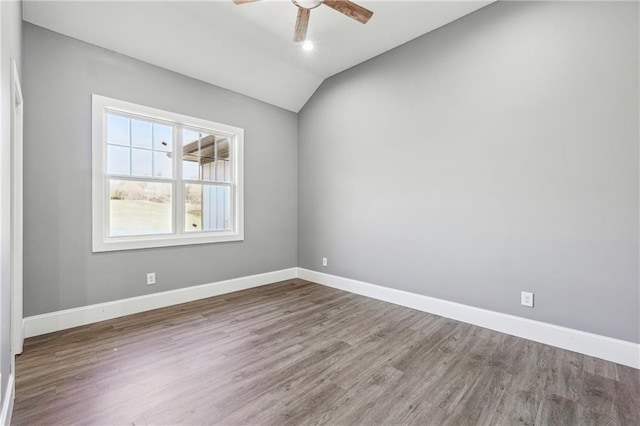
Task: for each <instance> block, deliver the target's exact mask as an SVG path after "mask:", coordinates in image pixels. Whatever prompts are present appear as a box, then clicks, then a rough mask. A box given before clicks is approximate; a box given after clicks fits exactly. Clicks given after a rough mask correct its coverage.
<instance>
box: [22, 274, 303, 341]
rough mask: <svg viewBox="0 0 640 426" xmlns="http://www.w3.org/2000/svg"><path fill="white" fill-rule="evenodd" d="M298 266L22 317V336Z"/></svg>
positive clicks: (253, 283) (243, 284)
mask: <svg viewBox="0 0 640 426" xmlns="http://www.w3.org/2000/svg"><path fill="white" fill-rule="evenodd" d="M297 269H298V268H289V269H282V270H279V271H273V272H267V273H264V274H258V275H251V276H248V277H242V278H234V279H231V280H225V281H218V282H215V283H210V284H203V285H197V286H193V287H185V288H181V289H177V290H170V291H164V292H161V293H153V294H148V295H144V296H137V297H131V298H129V299H122V300H115V301H113V302H106V303H98V304H95V305H88V306H82V307H79V308H72V309H65V310H63V311H57V312H50V313H46V314H41V315H34V316H31V317H26V318H25V319H24V334H25V337H33V336H39V335H41V334H46V333H51V332H54V331H60V330H65V329H68V328H73V327H78V326H81V325H86V324H92V323H95V322H99V321H104V320H108V319H112V318H118V317H121V316H124V315H131V314H137V313H139V312H144V311H150V310H152V309H158V308H164V307H166V306H172V305H178V304H180V303H186V302H191V301H194V300H199V299H204V298H207V297H213V296H218V295H220V294H226V293H232V292H234V291H239V290H245V289H248V288H252V287H259V286H262V285H265V284H271V283H275V282H278V281H284V280H289V279H292V278H296V277H297V275H298V274H297Z"/></svg>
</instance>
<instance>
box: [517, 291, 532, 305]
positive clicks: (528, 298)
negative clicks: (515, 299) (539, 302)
mask: <svg viewBox="0 0 640 426" xmlns="http://www.w3.org/2000/svg"><path fill="white" fill-rule="evenodd" d="M520 304H522V306H527V307H529V308H533V293H529V292H528V291H523V292H522V294H521V296H520Z"/></svg>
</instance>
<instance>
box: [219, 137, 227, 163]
mask: <svg viewBox="0 0 640 426" xmlns="http://www.w3.org/2000/svg"><path fill="white" fill-rule="evenodd" d="M217 144H218V146H217V151H216V158H218V159H221V160H228V159H229V139H219V140H218V142H217Z"/></svg>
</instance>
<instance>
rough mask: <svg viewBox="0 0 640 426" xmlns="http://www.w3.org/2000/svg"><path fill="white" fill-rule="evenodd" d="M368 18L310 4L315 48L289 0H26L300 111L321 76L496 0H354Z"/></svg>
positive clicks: (38, 18)
mask: <svg viewBox="0 0 640 426" xmlns="http://www.w3.org/2000/svg"><path fill="white" fill-rule="evenodd" d="M356 3H358V4H360V5H362V6H364V7H367V8H368V9H371V10H372V11H373V12H374V15H373V17H372V18H371V20H370V21H369V23H367V24H366V25H362V24H360V23H358V22H356V21H354V20H352V19H350V18H347V17H345V16H344V15H341V14H340V13H338V12H336V11H334V10H332V9H330V8H329V7H327V6H320V7H318V8H317V9H314V10H312V12H311V19H310V21H309V22H310V23H309V31H308V34H307V38H308V39H310V40H312V41H313V42H314V44H315V49H314V50H313V51H311V52H307V51H304V50H303V49H302V48H301V44H300V43H293V42H292V41H291V39H292V37H293V28H294V23H295V20H296V12H297V9H296V7H295V6H294V5H293V4H291V1H290V0H263V1H261V2H258V3H251V4H245V5H235V4H234V3H233V2H232V0H214V1H184V0H183V1H94V0H86V1H25V2H24V4H23V18H24V20H25V21H28V22H31V23H33V24H35V25H39V26H41V27H45V28H48V29H50V30H53V31H56V32H59V33H62V34H65V35H68V36H70V37H74V38H77V39H80V40H83V41H86V42H89V43H92V44H95V45H97V46H101V47H104V48H107V49H110V50H113V51H116V52H119V53H122V54H125V55H128V56H131V57H134V58H137V59H140V60H143V61H145V62H149V63H151V64H154V65H158V66H160V67H163V68H166V69H169V70H172V71H175V72H178V73H181V74H184V75H187V76H190V77H193V78H197V79H199V80H203V81H206V82H208V83H211V84H215V85H217V86H221V87H224V88H226V89H230V90H233V91H235V92H238V93H242V94H244V95H247V96H251V97H253V98H256V99H259V100H262V101H264V102H268V103H270V104H273V105H277V106H279V107H282V108H285V109H288V110H290V111H293V112H298V111H299V110H300V109H301V108H302V107H303V106H304V104H305V103H306V102H307V100H308V99H309V98H310V97H311V95H313V93H314V92H315V91H316V89H317V88H318V86H319V85H320V84H321V83H322V81H323V80H324V79H326V78H328V77H330V76H332V75H334V74H336V73H339V72H340V71H344V70H345V69H347V68H350V67H353V66H354V65H357V64H359V63H361V62H363V61H366V60H367V59H370V58H372V57H374V56H377V55H379V54H381V53H383V52H385V51H387V50H389V49H392V48H394V47H396V46H399V45H401V44H403V43H405V42H407V41H409V40H412V39H414V38H416V37H418V36H420V35H422V34H425V33H427V32H429V31H432V30H434V29H436V28H438V27H441V26H443V25H445V24H447V23H449V22H451V21H454V20H456V19H458V18H460V17H462V16H464V15H467V14H469V13H471V12H473V11H475V10H477V9H479V8H481V7H483V6H485V5H487V4H489V3H492V2H491V1H453V0H449V1H416V0H414V1H375V0H374V1H372V0H360V1H358V0H356Z"/></svg>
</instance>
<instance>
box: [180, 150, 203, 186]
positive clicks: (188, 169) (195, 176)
mask: <svg viewBox="0 0 640 426" xmlns="http://www.w3.org/2000/svg"><path fill="white" fill-rule="evenodd" d="M182 177H183V178H184V179H191V180H199V179H200V166H199V164H198V157H197V156H195V155H185V156H184V157H183V161H182Z"/></svg>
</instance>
